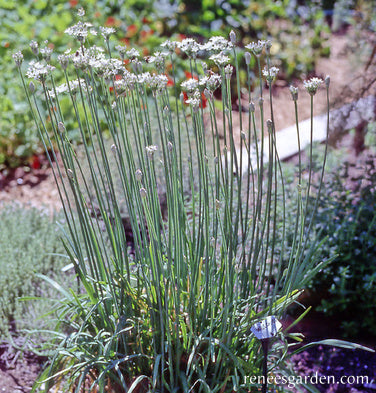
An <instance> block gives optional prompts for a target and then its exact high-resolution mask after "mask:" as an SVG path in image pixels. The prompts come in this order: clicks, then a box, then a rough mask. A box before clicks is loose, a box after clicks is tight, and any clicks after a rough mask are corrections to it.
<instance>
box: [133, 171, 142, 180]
mask: <svg viewBox="0 0 376 393" xmlns="http://www.w3.org/2000/svg"><path fill="white" fill-rule="evenodd" d="M135 177H136V180H137V181H141V180H142V171H141V169H137V170H136V173H135Z"/></svg>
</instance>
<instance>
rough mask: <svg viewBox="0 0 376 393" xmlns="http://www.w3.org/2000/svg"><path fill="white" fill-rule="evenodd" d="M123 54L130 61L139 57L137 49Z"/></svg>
mask: <svg viewBox="0 0 376 393" xmlns="http://www.w3.org/2000/svg"><path fill="white" fill-rule="evenodd" d="M125 54H126V55H127V57H129V58H130V59H138V58H139V57H140V52H139V51H138V50H137V49H134V48H132V49H129V50H127V51H126V52H125Z"/></svg>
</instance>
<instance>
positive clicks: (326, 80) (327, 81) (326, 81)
mask: <svg viewBox="0 0 376 393" xmlns="http://www.w3.org/2000/svg"><path fill="white" fill-rule="evenodd" d="M329 85H330V76H329V75H327V76H326V77H325V86H326V87H327V88H328V87H329Z"/></svg>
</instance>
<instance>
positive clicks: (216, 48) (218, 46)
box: [201, 36, 233, 52]
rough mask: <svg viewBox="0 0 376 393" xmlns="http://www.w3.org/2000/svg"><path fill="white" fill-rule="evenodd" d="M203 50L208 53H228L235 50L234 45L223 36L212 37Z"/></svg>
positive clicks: (203, 46)
mask: <svg viewBox="0 0 376 393" xmlns="http://www.w3.org/2000/svg"><path fill="white" fill-rule="evenodd" d="M201 48H202V49H204V50H206V51H208V52H228V51H229V50H231V49H232V48H233V44H232V42H230V41H228V40H227V39H226V38H224V37H222V36H214V37H210V38H209V41H208V42H207V43H205V44H203V45H202V46H201Z"/></svg>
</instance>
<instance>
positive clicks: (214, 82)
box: [199, 73, 222, 92]
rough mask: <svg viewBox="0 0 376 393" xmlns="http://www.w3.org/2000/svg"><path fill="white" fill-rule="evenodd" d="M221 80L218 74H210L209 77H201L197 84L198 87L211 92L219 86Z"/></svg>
mask: <svg viewBox="0 0 376 393" xmlns="http://www.w3.org/2000/svg"><path fill="white" fill-rule="evenodd" d="M221 82H222V78H221V76H220V75H218V74H214V73H213V74H211V75H210V76H207V75H205V76H203V77H202V78H201V79H200V81H199V84H200V86H205V87H206V88H207V89H208V90H209V91H211V92H213V91H215V90H217V88H218V87H219V86H220V85H221Z"/></svg>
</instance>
